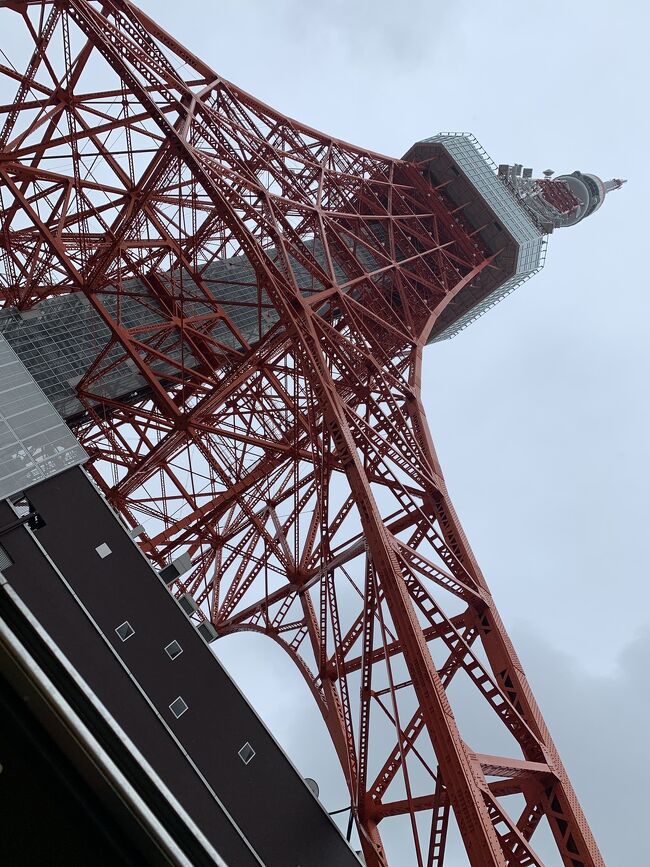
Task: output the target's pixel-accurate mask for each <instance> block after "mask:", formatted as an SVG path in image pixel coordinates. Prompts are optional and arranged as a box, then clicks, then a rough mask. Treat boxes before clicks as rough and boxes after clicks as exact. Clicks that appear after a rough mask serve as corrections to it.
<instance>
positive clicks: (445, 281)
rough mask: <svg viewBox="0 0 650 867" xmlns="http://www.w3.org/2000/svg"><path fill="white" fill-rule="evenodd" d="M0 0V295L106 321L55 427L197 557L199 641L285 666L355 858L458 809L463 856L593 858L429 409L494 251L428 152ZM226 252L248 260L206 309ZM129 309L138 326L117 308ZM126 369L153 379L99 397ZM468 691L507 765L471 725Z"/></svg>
mask: <svg viewBox="0 0 650 867" xmlns="http://www.w3.org/2000/svg"><path fill="white" fill-rule="evenodd" d="M0 7H3V10H2V14H9V12H8V10H11V11H12V12H13V13H15V15H18V16H19V17H20V18H21V19H22V24H23V25H24V35H25V43H24V44H25V45H27V44H29V49H28V54H27V57H26V58H25V60H24V63H22V65H15V64H14V61H13V60H12V61H10V62H4V61H3V63H2V65H1V66H0V72H1V73H2V76H3V81H4V84H3V87H4V89H5V92H6V91H7V86H8V85H11V89H12V93H13V92H15V98H14V99H13V101H11V99H9V100H8V102H7V104H5V105H2V106H1V107H0V112H1V115H0V126H1V129H0V213H1V215H2V225H1V232H0V254H1V266H0V268H1V270H0V287H1V291H2V297H3V299H4V303H5V304H6V305H9V306H17V307H19V308H20V309H21V310H23V311H25V310H29V309H30V308H32V307H34V306H36V305H37V304H38V303H39V302H40V301H41V300H42V299H44V298H46V297H52V296H54V295H59V294H67V293H83V295H85V297H86V299H87V302H88V304H89V305H91V306H92V308H93V309H94V311H95V312H96V314H97V316H98V317H99V319H101V320H102V322H103V323H104V325H105V326H106V327H108V329H109V330H110V341H109V342H108V344H107V345H106V347H105V349H104V350H103V351H102V352H101V353H100V354H99V355H98V357H97V358H96V359H95V361H94V363H93V364H92V366H91V367H90V368H89V369H88V370H87V372H86V374H85V375H84V377H83V379H82V380H81V382H79V383H78V385H77V392H78V395H79V397H80V399H81V401H82V403H83V404H84V406H85V408H86V410H87V413H86V415H85V416H84V417H83V418H82V419H81V420H80V421H78V422H77V425H76V431H77V435H78V437H79V439H80V441H81V442H82V443H83V445H84V446H85V448H86V449H87V451H88V453H89V455H90V462H89V464H88V469H89V470H90V472H91V473H92V475H93V477H94V478H95V480H96V482H97V484H98V485H99V486H100V487H101V488H102V489H103V491H104V493H105V495H106V496H107V498H108V499H109V501H110V502H111V503H112V504H113V506H114V507H115V508H116V509H118V510H119V512H120V513H121V514H122V515H123V516H124V517H125V519H126V520H127V521H128V522H129V523H130V524H131V525H132V526H134V525H137V524H139V523H144V524H145V526H146V528H147V533H146V534H145V535H143V536H142V537H141V544H142V548H143V550H144V551H145V552H146V554H147V555H148V556H149V557H150V558H151V559H152V560H153V561H154V562H155V563H156V564H158V565H160V566H162V565H164V564H165V563H167V562H169V560H170V558H171V557H172V556H177V555H178V554H180V553H182V552H188V553H189V554H190V555H191V558H192V562H193V569H192V571H191V572H189V573H188V574H187V575H186V576H184V577H183V579H182V583H181V582H179V584H178V587H177V590H178V592H179V593H180V592H190V593H191V594H193V596H194V597H195V599H196V600H197V602H198V603H199V604H200V606H201V611H202V612H203V613H204V614H205V616H208V617H209V618H210V619H211V621H212V622H213V624H214V625H215V626H216V628H217V630H218V632H219V634H220V635H226V634H229V633H233V632H237V631H241V630H250V631H254V632H257V633H262V634H264V635H267V636H269V637H270V638H271V639H273V640H274V641H275V642H277V644H278V645H280V646H281V647H282V648H283V649H284V650H285V651H286V652H287V653H288V654H289V656H290V657H291V658H292V659H293V661H294V662H295V664H296V665H297V666H298V669H299V670H300V672H301V673H302V675H303V677H304V679H305V681H306V683H307V685H308V687H309V689H310V690H311V692H312V694H313V698H314V701H315V702H316V703H317V705H318V707H319V709H320V711H321V713H322V716H323V718H324V720H325V723H326V725H327V729H328V730H329V733H330V735H331V738H332V741H333V744H334V747H335V749H336V753H337V755H338V758H339V760H340V763H341V767H342V769H343V773H344V775H345V779H346V781H347V785H348V787H349V792H350V798H351V803H352V809H353V814H354V818H355V821H356V824H357V829H358V832H359V837H360V840H361V844H362V847H363V852H364V856H365V860H366V863H367V864H368V865H373V867H379V865H386V864H387V863H388V861H387V856H386V854H385V851H384V848H383V846H382V841H381V837H380V829H381V827H382V826H383V825H384V823H388V822H391V821H394V819H393V817H398V816H402V817H406V818H407V820H408V822H409V823H410V837H409V839H411V842H412V852H411V855H410V858H409V861H408V863H413V864H417V865H418V867H434V865H435V867H442V865H443V864H444V863H445V842H446V838H447V830H448V827H449V822H450V811H453V814H454V816H455V820H456V822H457V824H458V827H459V829H460V832H461V834H462V838H463V841H464V844H465V847H466V850H467V856H468V859H469V862H470V863H471V864H472V865H474V867H487V865H521V867H524V865H538V867H541V865H542V861H541V860H540V858H539V857H538V855H536V854H535V851H534V848H533V844H534V834H535V831H536V829H537V828H538V827H539V825H540V822H541V821H542V820H548V823H549V825H550V829H551V831H552V834H553V838H554V841H555V845H556V848H557V852H558V853H559V858H560V859H561V861H562V863H563V864H564V865H566V867H603V865H604V862H603V859H602V857H601V855H600V854H599V851H598V848H597V846H596V843H595V842H594V839H593V837H592V834H591V832H590V830H589V827H588V825H587V822H586V820H585V817H584V815H583V813H582V811H581V808H580V806H579V804H578V801H577V798H576V796H575V793H574V791H573V789H572V787H571V784H570V782H569V779H568V777H567V774H566V772H565V769H564V767H563V766H562V763H561V761H560V758H559V756H558V754H557V751H556V749H555V747H554V745H553V742H552V740H551V738H550V736H549V733H548V730H547V728H546V726H545V724H544V721H543V719H542V716H541V714H540V711H539V709H538V707H537V705H536V703H535V700H534V698H533V695H532V693H531V690H530V688H529V686H528V684H527V682H526V678H525V676H524V673H523V671H522V667H521V664H520V663H519V661H518V659H517V656H516V654H515V651H514V649H513V647H512V644H511V643H510V640H509V639H508V636H507V634H506V631H505V629H504V626H503V624H502V622H501V619H500V618H499V614H498V613H497V610H496V608H495V606H494V604H493V601H492V598H491V596H490V592H489V590H488V587H487V585H486V582H485V580H484V578H483V576H482V574H481V572H480V569H479V567H478V565H477V563H476V561H475V559H474V557H473V555H472V552H471V550H470V548H469V545H468V543H467V540H466V538H465V535H464V533H463V530H462V528H461V526H460V524H459V522H458V519H457V516H456V514H455V512H454V508H453V506H452V504H451V502H450V500H449V497H448V494H447V490H446V488H445V483H444V480H443V476H442V472H441V469H440V466H439V463H438V460H437V458H436V454H435V451H434V447H433V444H432V441H431V438H430V434H429V430H428V427H427V422H426V419H425V415H424V410H423V406H422V401H421V394H420V390H421V374H422V351H423V346H424V344H425V342H426V338H427V335H428V334H429V332H430V330H431V327H432V325H433V323H434V322H435V320H436V317H437V316H439V314H440V312H441V311H442V310H443V309H444V308H445V305H446V304H448V303H449V301H450V300H451V299H452V298H453V297H454V296H455V295H456V294H457V293H458V292H459V291H461V289H462V288H463V287H464V286H466V285H467V284H468V283H469V282H470V281H472V280H473V279H475V277H476V276H477V274H479V273H480V272H481V271H482V270H483V269H486V268H490V266H491V261H492V257H491V256H490V255H488V253H487V252H486V250H484V249H482V247H481V244H480V242H479V241H478V240H477V237H476V236H473V235H472V233H471V232H470V230H469V227H468V226H467V225H466V224H464V222H463V219H462V217H461V215H460V214H459V213H456V214H452V213H451V208H450V206H449V203H448V202H447V201H446V199H445V195H444V190H439V189H434V188H432V186H431V185H430V183H429V182H428V181H427V179H426V178H425V177H424V176H423V173H422V171H421V168H420V166H418V165H416V164H411V163H407V162H404V161H401V160H398V159H391V158H387V157H384V156H380V155H377V154H373V153H370V152H367V151H365V150H362V149H360V148H357V147H353V146H350V145H348V144H344V143H342V142H339V141H336V140H334V139H332V138H331V137H328V136H326V135H323V134H321V133H319V132H316V131H314V130H312V129H309V128H307V127H305V126H303V125H301V124H299V123H297V122H295V121H293V120H290V119H288V118H286V117H283V116H282V115H281V114H279V113H277V112H275V111H273V110H272V109H270V108H268V107H267V106H265V105H263V104H261V103H260V102H258V101H257V100H256V99H254V98H252V97H250V96H248V95H247V94H245V93H243V92H242V91H240V90H239V89H238V88H236V87H234V86H233V85H232V84H230V83H229V82H227V81H224V80H223V79H222V78H220V77H219V76H218V75H217V74H215V73H214V72H213V71H212V70H211V69H210V68H209V67H208V66H206V64H204V63H203V62H201V61H200V60H199V59H198V58H196V57H195V56H193V55H192V54H191V53H190V52H189V51H187V50H186V49H185V48H184V47H183V46H181V45H179V44H178V43H177V42H176V41H175V40H174V39H173V38H172V37H171V36H169V35H168V34H167V33H166V32H164V31H163V30H162V29H161V28H160V27H159V26H158V25H157V24H156V23H155V22H154V21H152V20H151V19H150V18H148V17H147V16H146V15H145V14H144V13H143V12H141V11H140V10H139V9H137V8H136V7H135V6H133V5H132V4H131V3H129V2H126V0H101V2H99V3H95V2H88V0H56V2H18V0H13V2H12V0H3V2H0ZM15 15H14V17H15ZM4 47H7V50H8V51H9V47H8V46H3V48H4ZM232 262H236V263H241V262H245V263H246V265H247V268H248V271H247V272H246V273H249V274H250V277H249V278H248V279H247V281H245V284H246V285H244V281H242V293H241V300H237V299H235V300H233V299H232V297H231V296H229V300H228V303H227V304H226V303H224V302H223V298H222V297H221V295H220V286H221V285H222V284H223V282H224V279H225V278H224V277H223V276H219V274H221V271H219V272H215V270H214V268H213V266H214V264H215V263H222V264H223V263H226V265H227V263H232ZM224 267H225V266H224ZM215 273H216V274H217V276H215ZM237 273H238V274H241V273H242V271H241V268H239V269H238V271H237ZM238 279H239V280H241V277H238ZM126 299H128V301H129V304H130V305H131V308H133V305H134V304H135V305H138V306H139V307H140V308H141V309H142V311H143V313H146V312H147V311H151V310H152V309H154V308H155V310H156V317H155V318H154V320H153V321H151V317H150V318H149V319H147V317H146V316H143V323H142V324H140V325H138V324H136V325H134V324H133V322H132V320H130V324H129V323H126V322H125V318H124V317H123V315H122V310H123V305H124V304H125V303H126ZM161 311H162V314H161ZM244 313H245V314H246V315H247V316H248V320H247V321H250V322H252V323H253V326H252V329H253V333H254V337H253V338H251V328H249V329H248V331H247V332H246V334H244V333H243V332H242V330H241V329H240V327H239V326H238V322H239V321H240V320H241V316H242V315H243V314H244ZM124 363H128V364H129V365H130V367H131V368H132V369H133V370H137V372H138V374H139V375H140V376H141V378H142V379H143V380H144V382H145V383H146V388H144V389H143V390H142V391H141V393H139V394H130V395H128V396H126V397H124V398H119V397H118V398H111V399H107V398H105V397H102V396H101V395H102V392H101V388H100V384H101V381H102V379H103V378H104V377H106V376H107V375H108V374H109V373H110V370H111V368H115V366H116V365H119V364H124ZM161 370H164V372H161ZM443 604H444V605H445V609H444V610H443V607H442V605H443ZM459 679H463V680H464V681H465V682H466V683H467V684H469V685H470V686H471V688H472V689H473V690H474V692H475V693H476V695H477V696H478V697H479V699H480V701H481V702H482V703H483V704H484V705H485V706H486V707H487V708H489V709H490V708H491V710H492V711H493V713H494V715H495V719H496V720H497V721H498V723H499V725H501V726H502V727H503V728H504V730H505V731H506V732H508V733H509V736H510V740H511V742H512V754H511V756H493V755H488V754H483V753H481V752H477V751H476V750H477V749H480V744H474V743H472V744H471V745H468V744H467V743H466V742H465V741H464V740H463V738H462V737H461V733H460V732H459V729H458V725H457V722H456V719H455V716H454V713H453V711H452V707H451V704H450V700H449V699H448V690H449V688H450V685H451V684H452V682H454V683H455V682H456V681H457V680H459ZM450 694H451V693H450ZM516 795H518V796H519V798H516V797H512V796H516ZM506 796H511V799H510V800H508V798H507V797H506ZM513 802H514V803H517V804H518V807H517V809H516V812H515V813H512V810H511V809H509V807H508V805H509V804H510V803H513ZM511 813H512V815H511ZM402 821H403V820H402ZM401 863H405V862H403V861H402V862H401Z"/></svg>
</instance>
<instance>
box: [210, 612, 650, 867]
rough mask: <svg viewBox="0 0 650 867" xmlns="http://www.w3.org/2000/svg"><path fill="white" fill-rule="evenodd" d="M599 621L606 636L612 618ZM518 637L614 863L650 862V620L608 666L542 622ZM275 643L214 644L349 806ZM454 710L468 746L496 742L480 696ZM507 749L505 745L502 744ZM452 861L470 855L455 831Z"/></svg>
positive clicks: (278, 731) (540, 845)
mask: <svg viewBox="0 0 650 867" xmlns="http://www.w3.org/2000/svg"><path fill="white" fill-rule="evenodd" d="M601 625H602V629H603V634H604V635H605V629H606V623H605V622H603V623H602V624H601ZM513 639H514V642H515V647H516V648H517V651H518V653H519V655H520V657H521V660H522V662H523V664H524V668H525V670H526V672H527V675H528V677H529V680H530V682H531V685H532V687H533V692H534V693H535V696H536V698H537V700H538V702H539V704H540V705H541V708H542V712H543V714H544V716H545V719H546V722H547V724H548V726H549V728H550V730H551V733H552V735H553V737H554V739H555V742H556V745H557V746H558V749H559V750H560V754H561V756H562V758H563V761H564V763H565V765H566V767H567V770H568V772H569V776H570V778H571V780H572V783H573V785H574V787H575V789H576V790H577V793H578V797H579V798H580V801H581V803H582V806H583V809H584V810H585V812H586V814H587V818H588V820H589V822H590V825H591V827H592V830H593V832H594V834H595V836H596V839H597V840H598V843H599V845H600V847H601V850H602V852H603V856H604V858H605V861H606V863H607V865H608V867H629V865H631V864H646V863H650V840H649V839H648V836H647V834H646V823H647V810H648V795H647V781H648V779H650V749H648V748H647V745H646V738H647V732H649V731H650V689H649V688H648V670H649V667H650V626H649V627H648V628H647V629H645V630H644V631H643V632H641V633H640V634H639V635H638V636H637V637H636V638H634V639H633V640H632V641H631V642H630V643H629V644H628V645H627V646H626V647H625V649H624V650H623V652H622V653H621V654H620V656H619V658H618V661H617V665H616V667H615V670H614V671H613V672H612V673H607V674H603V675H599V674H593V673H590V672H588V671H586V670H585V669H584V668H583V667H582V666H581V664H580V663H579V662H578V661H577V660H576V659H575V658H574V657H572V656H571V655H570V654H568V653H564V652H560V651H558V650H556V649H555V648H554V647H553V646H552V644H550V643H549V642H548V641H547V640H546V639H545V638H544V636H543V634H542V633H541V632H540V630H539V629H538V628H537V627H530V626H527V625H525V624H523V623H520V624H519V626H518V627H517V628H516V629H515V630H513ZM604 640H605V639H604ZM270 644H271V642H268V640H266V639H264V638H259V637H254V636H237V637H236V638H232V639H228V640H227V641H225V642H223V643H222V642H218V644H217V651H218V654H219V656H220V658H221V659H222V661H224V662H225V663H226V664H227V667H228V669H229V671H230V672H231V674H232V676H233V677H234V678H235V679H236V680H237V681H238V683H239V684H240V686H241V687H242V688H243V689H244V692H245V693H246V694H247V695H248V697H249V699H250V700H251V701H252V703H253V705H254V706H255V708H256V710H257V711H258V713H259V714H260V715H261V716H262V718H263V719H264V721H265V722H266V723H267V725H268V726H269V727H270V728H271V731H273V733H274V734H275V736H276V737H277V739H278V740H279V742H280V744H281V746H282V747H283V748H284V749H285V750H286V751H287V753H288V754H289V756H290V757H291V758H292V760H293V761H294V762H295V764H296V765H297V767H298V769H299V770H300V772H301V773H302V774H304V775H305V776H310V777H314V778H315V779H316V780H317V782H318V784H319V786H320V789H321V801H322V803H323V805H324V806H325V808H326V809H328V810H335V809H337V808H341V807H344V806H345V805H346V804H347V803H348V799H347V794H346V789H345V786H344V784H343V779H342V774H341V772H340V769H339V766H338V762H337V760H336V757H335V755H334V751H333V749H332V747H331V744H330V742H329V738H328V735H327V732H326V730H325V727H324V725H323V723H322V720H321V718H320V716H319V714H318V712H317V710H316V707H315V705H314V702H313V700H312V698H311V695H310V694H309V693H308V690H307V688H306V686H305V685H304V684H303V682H302V680H301V678H300V676H299V675H298V673H297V671H296V670H295V669H294V668H293V665H292V663H291V662H290V661H289V660H288V658H287V657H286V656H285V655H284V654H283V652H282V651H280V650H279V649H277V648H276V647H275V646H273V649H271V648H270V646H269V645H270ZM454 710H455V712H456V714H457V719H458V721H459V725H460V726H461V730H462V734H463V736H464V737H465V738H466V740H467V741H468V742H469V743H470V745H471V746H473V747H474V748H476V749H479V748H480V747H483V749H482V751H485V752H489V751H491V750H492V749H493V750H494V751H498V749H499V745H498V744H496V743H494V742H492V744H490V743H488V744H487V746H486V737H487V738H490V737H491V736H495V737H496V733H495V732H493V731H492V730H490V725H491V719H492V715H491V714H487V713H486V714H483V713H481V712H480V711H479V712H478V713H476V704H475V703H474V700H473V695H472V696H471V697H470V693H468V692H467V691H466V690H464V689H459V690H458V691H457V693H456V694H455V695H454ZM502 748H504V749H507V747H506V746H505V744H503V745H502ZM504 806H506V807H508V805H507V803H505V802H504ZM513 812H515V811H514V810H513ZM346 820H347V816H346V815H344V816H343V817H342V818H341V819H340V820H339V826H340V827H342V828H344V827H345V823H346ZM382 833H383V834H384V836H385V837H386V841H387V843H388V846H387V848H388V851H389V853H390V854H391V856H392V858H393V861H392V863H396V864H402V863H406V862H403V861H400V860H399V857H400V851H402V852H406V851H408V850H407V843H406V841H407V839H408V837H409V830H408V828H407V827H405V826H404V827H401V826H400V824H399V823H398V822H397V823H396V822H394V821H393V822H392V823H391V822H388V823H387V824H386V825H385V826H384V827H383V829H382ZM402 835H403V836H402ZM533 843H534V845H535V846H536V848H537V851H538V853H539V855H540V857H542V858H545V859H546V863H547V864H548V865H554V864H555V863H556V861H557V854H556V853H555V851H554V846H553V844H552V841H551V838H550V834H546V835H544V834H543V833H541V835H540V833H539V832H538V835H537V836H536V837H535V838H534V839H533ZM445 863H446V867H447V865H448V867H464V865H466V864H467V860H466V857H465V855H464V854H463V851H462V844H461V843H460V840H459V839H458V838H457V837H456V836H455V835H453V834H452V837H451V840H450V843H449V847H448V853H447V860H446V862H445Z"/></svg>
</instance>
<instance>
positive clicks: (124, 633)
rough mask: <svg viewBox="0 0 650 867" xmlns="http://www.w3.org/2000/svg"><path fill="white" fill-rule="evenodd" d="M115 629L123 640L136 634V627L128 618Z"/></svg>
mask: <svg viewBox="0 0 650 867" xmlns="http://www.w3.org/2000/svg"><path fill="white" fill-rule="evenodd" d="M115 631H116V632H117V634H118V635H119V636H120V638H121V639H122V641H126V639H127V638H130V637H131V636H132V635H135V629H134V628H133V627H132V626H131V624H130V623H129V621H128V620H125V621H124V623H122V624H121V625H120V626H118V627H117V629H116V630H115Z"/></svg>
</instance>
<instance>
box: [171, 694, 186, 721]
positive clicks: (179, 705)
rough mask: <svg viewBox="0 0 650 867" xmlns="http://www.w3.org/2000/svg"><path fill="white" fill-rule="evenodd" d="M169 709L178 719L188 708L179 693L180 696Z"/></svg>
mask: <svg viewBox="0 0 650 867" xmlns="http://www.w3.org/2000/svg"><path fill="white" fill-rule="evenodd" d="M169 709H170V711H171V712H172V713H173V714H174V716H175V717H176V719H178V718H179V716H183V714H184V713H185V711H186V710H187V705H186V704H185V702H184V701H183V699H182V698H181V697H180V695H179V696H178V698H175V699H174V701H173V702H172V703H171V704H170V705H169Z"/></svg>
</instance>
